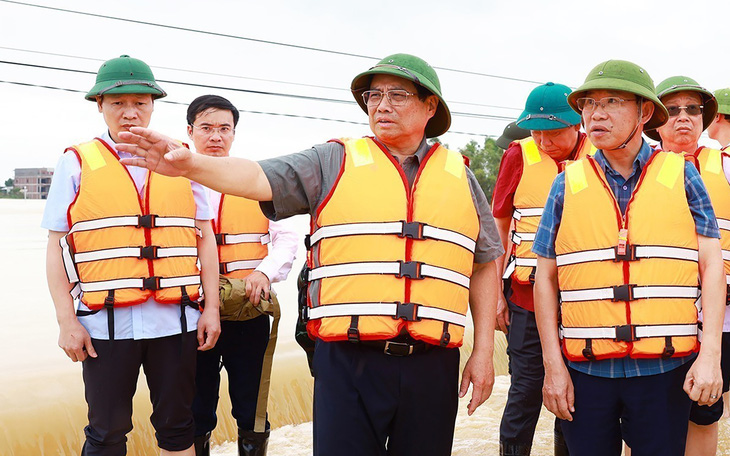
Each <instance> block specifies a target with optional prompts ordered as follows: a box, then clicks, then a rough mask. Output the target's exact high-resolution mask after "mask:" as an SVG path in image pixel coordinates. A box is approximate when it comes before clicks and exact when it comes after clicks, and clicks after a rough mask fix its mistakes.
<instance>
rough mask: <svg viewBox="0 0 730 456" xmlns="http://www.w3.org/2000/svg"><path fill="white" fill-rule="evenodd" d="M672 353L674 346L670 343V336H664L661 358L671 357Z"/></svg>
mask: <svg viewBox="0 0 730 456" xmlns="http://www.w3.org/2000/svg"><path fill="white" fill-rule="evenodd" d="M672 355H674V346H673V345H672V336H666V337H665V338H664V350H663V351H662V358H671V357H672Z"/></svg>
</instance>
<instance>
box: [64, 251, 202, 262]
mask: <svg viewBox="0 0 730 456" xmlns="http://www.w3.org/2000/svg"><path fill="white" fill-rule="evenodd" d="M143 249H144V248H141V247H120V248H116V249H104V250H95V251H91V252H84V253H77V254H75V255H74V262H75V263H85V262H88V261H99V260H109V259H112V258H129V257H131V258H143V256H142V250H143ZM197 256H198V249H197V248H195V247H165V248H163V247H160V248H157V249H155V250H154V258H173V257H197Z"/></svg>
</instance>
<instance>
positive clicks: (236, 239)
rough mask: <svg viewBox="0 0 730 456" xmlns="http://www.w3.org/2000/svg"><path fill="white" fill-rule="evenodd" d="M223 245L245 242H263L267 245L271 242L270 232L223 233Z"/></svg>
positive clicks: (262, 243)
mask: <svg viewBox="0 0 730 456" xmlns="http://www.w3.org/2000/svg"><path fill="white" fill-rule="evenodd" d="M221 237H222V238H223V245H233V244H245V243H256V242H258V243H261V245H266V244H268V243H270V242H271V234H270V233H263V234H259V233H246V234H222V235H221Z"/></svg>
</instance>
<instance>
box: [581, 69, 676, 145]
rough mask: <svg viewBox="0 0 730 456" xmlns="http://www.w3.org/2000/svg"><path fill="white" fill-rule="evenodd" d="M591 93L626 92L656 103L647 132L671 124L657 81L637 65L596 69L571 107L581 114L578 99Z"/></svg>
mask: <svg viewBox="0 0 730 456" xmlns="http://www.w3.org/2000/svg"><path fill="white" fill-rule="evenodd" d="M589 90H622V91H624V92H629V93H633V94H634V95H638V96H640V97H642V98H644V99H645V100H649V101H651V102H652V103H654V115H652V116H651V119H649V122H647V123H646V125H644V130H652V129H654V128H658V127H661V126H662V125H664V124H665V123H667V120H669V114H668V113H667V108H665V107H664V105H663V104H662V102H661V101H659V98H657V96H656V93H655V92H654V81H652V79H651V77H650V76H649V73H647V72H646V71H645V70H644V69H643V68H641V67H639V66H638V65H636V64H635V63H631V62H627V61H625V60H608V61H606V62H603V63H600V64H598V66H596V67H595V68H593V69H592V70H591V72H590V73H588V76H586V80H585V82H584V83H583V85H582V86H580V87H578V88H577V89H576V90H575V91H574V92H573V93H571V94H570V95H568V103H570V107H572V108H573V109H574V110H575V111H576V112H580V111H579V110H578V105H577V104H576V102H577V100H578V98H581V97H584V96H585V93H586V92H588V91H589Z"/></svg>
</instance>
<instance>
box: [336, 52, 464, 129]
mask: <svg viewBox="0 0 730 456" xmlns="http://www.w3.org/2000/svg"><path fill="white" fill-rule="evenodd" d="M376 74H390V75H393V76H398V77H399V78H403V79H407V80H409V81H413V83H415V84H418V85H420V86H422V87H425V88H426V89H428V91H429V92H431V93H432V94H434V95H436V97H438V100H439V105H438V108H436V114H434V116H433V117H432V118H431V119H430V120H429V121H428V123H427V124H426V137H427V138H435V137H436V136H440V135H442V134H444V133H446V132H447V131H448V129H449V126H451V112H450V111H449V107H448V106H446V102H445V101H444V98H443V96H442V95H441V83H440V82H439V78H438V76H437V75H436V71H435V70H434V69H433V68H432V67H431V65H429V64H428V63H426V62H425V61H424V60H423V59H420V58H418V57H416V56H415V55H410V54H393V55H389V56H388V57H386V58H384V59H383V60H381V61H380V62H378V64H377V65H375V66H374V67H372V68H370V69H369V70H367V71H364V72H362V73H360V74H358V75H357V76H355V79H353V80H352V84H351V85H350V90H351V91H352V94H353V96H354V97H355V101H357V104H359V105H360V107H361V108H362V110H363V111H365V112H368V107H367V105H366V104H365V100H363V99H362V93H363V92H364V91H366V90H368V89H370V81H371V80H372V77H373V75H376Z"/></svg>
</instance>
